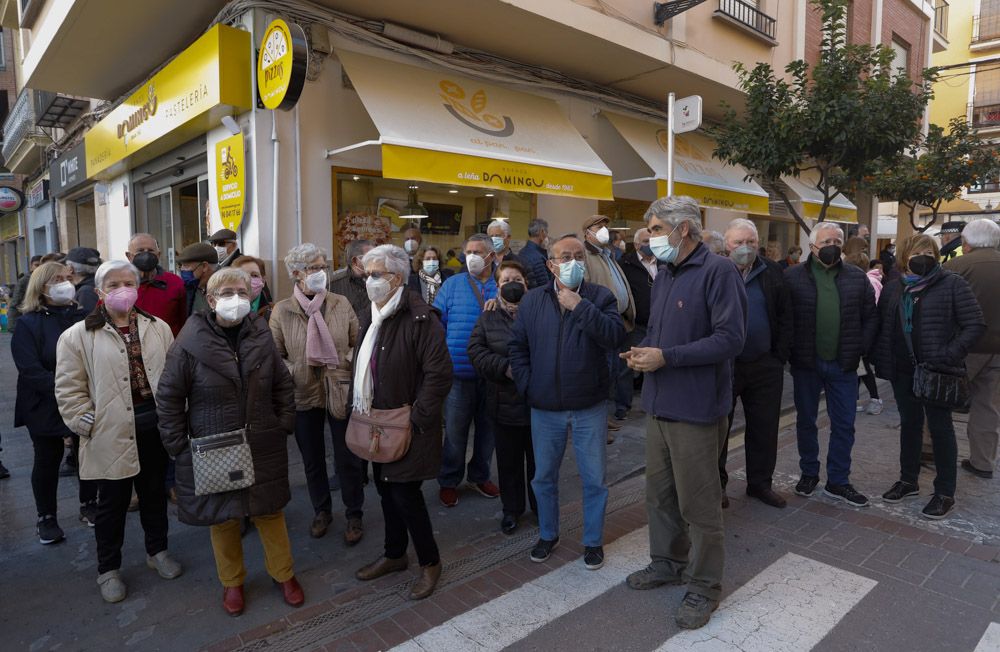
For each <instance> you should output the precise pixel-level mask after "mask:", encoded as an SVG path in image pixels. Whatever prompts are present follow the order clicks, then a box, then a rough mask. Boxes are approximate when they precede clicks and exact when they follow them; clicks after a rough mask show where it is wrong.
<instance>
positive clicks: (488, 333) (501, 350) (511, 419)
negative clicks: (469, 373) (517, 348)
mask: <svg viewBox="0 0 1000 652" xmlns="http://www.w3.org/2000/svg"><path fill="white" fill-rule="evenodd" d="M513 325H514V319H513V317H511V316H510V314H509V313H508V312H507V311H506V310H504V309H503V308H501V307H499V306H497V308H496V310H489V311H486V312H484V313H483V314H482V315H481V316H480V317H479V321H478V322H476V327H475V328H473V329H472V338H471V339H470V340H469V356H470V357H471V358H472V364H473V365H474V366H475V367H476V371H477V372H478V373H479V375H480V376H482V377H483V378H485V379H486V382H487V387H488V390H487V394H486V410H487V412H488V413H489V415H490V416H491V417H493V418H494V419H495V420H496V422H497V423H499V424H503V425H509V426H530V425H531V410H530V409H529V408H528V403H527V401H525V400H524V397H523V396H521V395H520V394H518V393H517V386H516V385H514V381H513V380H512V379H510V378H508V377H507V369H509V368H510V356H509V355H508V345H509V343H510V334H511V328H512V327H513Z"/></svg>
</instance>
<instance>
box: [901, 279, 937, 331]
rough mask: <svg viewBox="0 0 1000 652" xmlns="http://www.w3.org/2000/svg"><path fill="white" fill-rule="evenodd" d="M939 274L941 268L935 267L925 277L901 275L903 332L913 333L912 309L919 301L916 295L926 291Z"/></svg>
mask: <svg viewBox="0 0 1000 652" xmlns="http://www.w3.org/2000/svg"><path fill="white" fill-rule="evenodd" d="M940 274H941V266H940V265H936V266H935V267H934V269H932V270H931V271H930V272H928V273H927V274H926V275H925V276H917V275H916V274H904V275H903V332H904V333H912V332H913V307H914V306H915V305H916V303H917V301H918V300H919V299H920V297H918V296H917V295H918V294H920V293H921V292H923V291H924V290H926V289H927V286H928V285H930V284H931V283H932V282H933V281H934V279H936V278H937V277H938V275H940Z"/></svg>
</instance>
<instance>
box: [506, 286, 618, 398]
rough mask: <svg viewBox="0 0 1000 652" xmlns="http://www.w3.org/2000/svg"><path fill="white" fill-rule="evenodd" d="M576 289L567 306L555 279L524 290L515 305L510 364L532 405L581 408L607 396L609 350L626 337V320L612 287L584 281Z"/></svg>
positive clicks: (520, 392) (524, 394)
mask: <svg viewBox="0 0 1000 652" xmlns="http://www.w3.org/2000/svg"><path fill="white" fill-rule="evenodd" d="M578 292H579V294H580V297H581V300H580V303H579V304H578V305H577V306H576V308H574V309H573V310H572V311H565V310H563V309H562V307H561V306H560V305H559V299H558V298H557V296H556V290H555V284H554V283H551V284H548V285H546V286H544V287H540V288H535V289H534V290H529V291H528V293H527V294H525V295H524V298H522V299H521V303H520V304H519V305H518V309H517V318H516V319H515V320H514V327H513V330H512V332H511V340H510V344H509V349H508V351H509V355H510V368H511V374H512V375H513V376H514V382H515V384H516V385H517V391H518V393H519V394H521V396H524V397H525V398H526V399H527V401H528V405H530V406H531V407H533V408H537V409H539V410H548V411H552V412H563V411H567V410H584V409H588V408H592V407H594V406H595V405H597V404H598V403H602V402H603V401H604V400H605V399H607V397H608V387H609V386H610V382H611V380H610V378H609V368H608V359H609V358H608V356H610V355H615V354H617V351H618V347H620V346H621V345H622V342H624V341H625V325H624V324H623V323H622V318H621V315H620V314H618V302H617V301H616V300H615V296H614V295H613V294H612V293H611V290H609V289H607V288H606V287H603V286H601V285H597V284H594V283H588V282H586V281H584V282H583V283H582V284H581V285H580V287H579V290H578Z"/></svg>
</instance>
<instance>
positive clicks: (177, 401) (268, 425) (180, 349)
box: [156, 313, 295, 525]
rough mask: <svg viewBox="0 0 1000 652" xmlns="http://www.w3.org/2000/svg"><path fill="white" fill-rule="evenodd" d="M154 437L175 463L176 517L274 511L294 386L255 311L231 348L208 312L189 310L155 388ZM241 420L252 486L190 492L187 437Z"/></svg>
mask: <svg viewBox="0 0 1000 652" xmlns="http://www.w3.org/2000/svg"><path fill="white" fill-rule="evenodd" d="M156 407H157V413H158V414H159V417H160V438H161V439H162V440H163V447H164V448H166V449H167V452H168V453H169V454H170V455H172V456H174V457H175V458H176V463H177V476H176V477H177V485H176V487H177V507H178V509H177V515H178V518H179V519H180V520H181V522H183V523H188V524H189V525H214V524H216V523H223V522H225V521H228V520H230V519H234V518H242V517H244V516H262V515H267V514H274V513H275V512H278V511H280V510H281V509H282V508H283V507H284V506H285V505H286V504H287V503H288V501H289V500H290V498H291V492H290V490H289V487H288V444H287V437H288V436H289V435H290V434H292V430H293V428H294V426H295V387H294V385H293V384H292V377H291V376H290V375H289V374H288V369H287V367H286V366H285V363H284V362H283V361H282V360H281V356H279V355H278V350H277V349H276V348H275V346H274V340H273V339H272V337H271V331H270V329H269V328H268V326H267V322H265V321H264V320H263V319H262V318H260V317H258V316H257V315H255V314H250V315H248V316H247V317H246V318H245V319H244V320H243V328H242V329H241V331H240V333H239V338H238V339H237V345H236V351H235V353H234V352H233V349H232V348H230V346H229V342H228V340H227V339H226V336H225V334H224V333H223V331H222V329H221V328H220V327H219V326H218V324H216V323H215V316H214V313H195V314H194V315H192V317H191V318H190V319H188V321H187V323H186V324H184V328H183V329H181V332H180V335H178V336H177V341H176V342H174V345H173V346H172V347H171V348H170V351H169V352H168V353H167V361H166V368H165V369H164V371H163V375H162V376H161V378H160V384H159V388H158V390H157V392H156ZM244 426H246V427H247V428H248V431H247V440H248V442H249V444H250V452H251V454H252V456H253V469H254V484H253V485H252V486H250V487H248V488H246V489H242V490H237V491H228V492H225V493H221V494H212V495H208V496H196V495H195V494H194V469H193V468H192V466H191V446H190V443H189V441H188V437H189V436H190V437H193V438H197V437H204V436H206V435H215V434H219V433H223V432H229V431H231V430H238V429H240V428H243V427H244Z"/></svg>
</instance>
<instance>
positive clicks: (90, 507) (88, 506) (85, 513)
mask: <svg viewBox="0 0 1000 652" xmlns="http://www.w3.org/2000/svg"><path fill="white" fill-rule="evenodd" d="M80 522H81V523H84V524H86V525H88V526H89V527H94V526H95V525H97V503H81V504H80Z"/></svg>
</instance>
